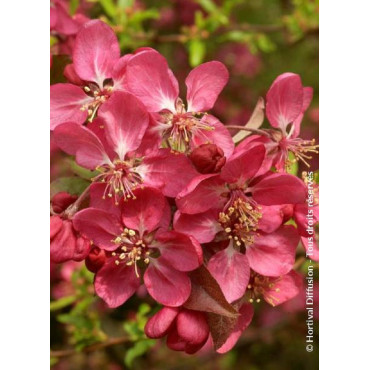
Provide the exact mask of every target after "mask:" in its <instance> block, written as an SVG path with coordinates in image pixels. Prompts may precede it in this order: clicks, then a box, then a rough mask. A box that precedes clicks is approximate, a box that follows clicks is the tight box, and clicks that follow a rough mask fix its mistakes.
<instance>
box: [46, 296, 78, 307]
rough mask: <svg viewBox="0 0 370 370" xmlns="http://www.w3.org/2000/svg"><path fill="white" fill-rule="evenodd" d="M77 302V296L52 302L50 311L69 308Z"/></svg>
mask: <svg viewBox="0 0 370 370" xmlns="http://www.w3.org/2000/svg"><path fill="white" fill-rule="evenodd" d="M75 301H76V296H74V295H71V296H67V297H62V298H60V299H58V300H57V301H53V302H50V311H56V310H60V309H62V308H64V307H67V306H69V305H70V304H72V303H73V302H75Z"/></svg>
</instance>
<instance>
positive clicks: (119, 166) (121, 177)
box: [92, 159, 143, 205]
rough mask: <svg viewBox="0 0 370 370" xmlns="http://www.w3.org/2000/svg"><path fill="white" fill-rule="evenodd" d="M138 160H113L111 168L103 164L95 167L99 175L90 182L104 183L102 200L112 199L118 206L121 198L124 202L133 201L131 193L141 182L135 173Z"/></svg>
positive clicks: (138, 175)
mask: <svg viewBox="0 0 370 370" xmlns="http://www.w3.org/2000/svg"><path fill="white" fill-rule="evenodd" d="M136 162H138V159H133V160H131V161H120V160H115V161H114V162H113V167H112V166H111V165H110V164H103V165H102V166H99V167H97V169H96V170H97V171H99V172H100V174H99V175H97V176H95V177H94V178H93V179H92V181H94V182H103V183H106V184H107V186H106V187H105V190H104V193H103V199H105V198H106V197H107V196H108V197H109V198H113V197H114V202H115V204H116V205H118V203H119V200H120V198H121V197H123V199H124V200H125V201H127V200H128V199H131V198H132V199H135V195H134V194H133V191H134V190H135V189H136V188H137V187H138V186H140V185H141V184H142V182H143V180H142V178H141V176H140V174H139V173H138V172H137V171H136V165H137V163H136Z"/></svg>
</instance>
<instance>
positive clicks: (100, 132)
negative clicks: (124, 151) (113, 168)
mask: <svg viewBox="0 0 370 370" xmlns="http://www.w3.org/2000/svg"><path fill="white" fill-rule="evenodd" d="M86 127H87V128H88V129H89V130H90V131H91V132H93V133H94V134H95V135H96V136H97V137H98V139H99V140H100V141H101V143H102V144H103V147H104V150H105V152H106V153H107V154H108V156H109V159H110V160H111V161H112V162H113V161H114V160H115V159H116V158H117V154H116V152H115V151H114V150H113V148H112V146H111V145H110V143H108V140H107V137H106V130H105V121H104V120H103V119H102V118H100V117H96V118H95V119H94V120H93V121H92V122H89V124H88V125H87V126H86Z"/></svg>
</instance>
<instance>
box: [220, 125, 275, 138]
mask: <svg viewBox="0 0 370 370" xmlns="http://www.w3.org/2000/svg"><path fill="white" fill-rule="evenodd" d="M225 127H226V128H227V129H228V130H234V129H235V130H241V131H249V132H253V133H254V134H257V135H262V136H267V137H270V135H269V134H268V133H267V132H266V131H264V130H259V129H256V128H249V127H245V126H235V125H225Z"/></svg>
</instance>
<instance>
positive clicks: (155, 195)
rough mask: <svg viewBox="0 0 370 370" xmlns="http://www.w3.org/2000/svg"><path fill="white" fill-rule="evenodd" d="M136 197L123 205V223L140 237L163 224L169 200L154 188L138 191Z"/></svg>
mask: <svg viewBox="0 0 370 370" xmlns="http://www.w3.org/2000/svg"><path fill="white" fill-rule="evenodd" d="M135 197H136V199H129V200H128V201H127V202H122V203H121V211H122V222H123V223H124V225H125V226H127V227H129V228H130V229H133V230H138V231H139V234H140V235H143V233H144V231H146V232H152V231H153V230H155V229H156V228H157V227H158V226H159V223H160V222H161V219H162V217H163V213H164V211H165V207H166V202H167V200H166V198H165V197H164V196H163V195H162V193H161V192H160V191H159V190H156V189H153V188H145V189H138V190H137V191H135Z"/></svg>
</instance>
